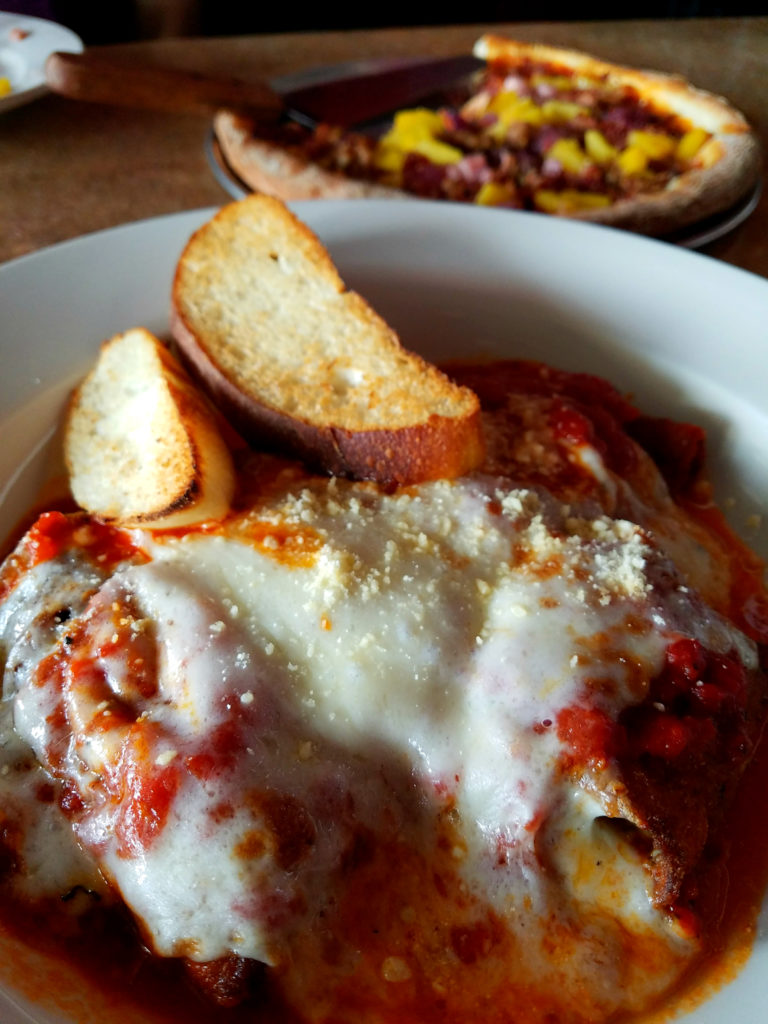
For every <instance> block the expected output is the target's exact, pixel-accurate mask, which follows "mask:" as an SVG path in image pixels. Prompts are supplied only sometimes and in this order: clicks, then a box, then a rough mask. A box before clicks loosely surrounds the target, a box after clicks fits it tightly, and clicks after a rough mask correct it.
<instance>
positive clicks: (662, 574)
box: [5, 477, 755, 1008]
mask: <svg viewBox="0 0 768 1024" xmlns="http://www.w3.org/2000/svg"><path fill="white" fill-rule="evenodd" d="M137 539H138V540H139V541H140V545H141V547H142V548H143V549H144V551H146V552H147V553H148V555H149V560H148V561H147V562H145V563H142V564H130V565H125V566H123V567H122V568H120V569H119V570H118V571H117V572H116V573H115V574H114V575H113V576H112V577H111V578H110V579H109V580H107V581H106V582H104V583H102V584H100V585H99V586H98V587H96V588H93V587H92V588H90V589H91V590H93V589H95V593H93V596H91V597H90V598H89V600H88V603H87V606H86V609H85V612H84V614H83V615H82V616H81V617H80V619H79V622H78V625H77V627H76V628H74V629H72V630H71V633H72V637H73V638H74V639H73V642H72V646H71V650H70V651H69V652H68V655H67V657H66V658H63V659H62V668H61V675H60V676H58V677H56V676H55V675H51V676H50V678H48V679H45V678H44V679H41V678H40V677H39V675H38V674H36V671H35V670H34V666H35V665H36V664H37V662H38V661H39V657H40V655H41V653H43V652H42V651H41V645H40V644H39V643H38V644H37V645H35V643H32V642H31V641H30V639H29V636H30V634H28V633H26V632H25V631H24V630H23V629H16V628H14V627H11V626H6V631H5V635H6V644H7V646H8V647H9V649H10V650H11V652H12V653H11V655H10V659H9V665H11V664H13V665H19V664H24V665H26V666H27V668H26V669H21V670H19V671H16V669H13V678H11V679H9V678H8V672H9V670H6V677H7V678H6V686H7V689H8V692H9V695H11V696H10V697H9V699H13V701H14V702H15V715H16V728H17V730H18V733H19V734H20V736H21V737H22V738H23V740H24V741H25V742H26V743H27V744H29V747H30V748H32V749H33V750H34V752H35V754H36V755H37V757H38V759H39V760H40V762H41V763H42V764H44V765H47V766H48V767H49V768H51V770H53V771H54V773H55V774H56V775H57V777H59V778H62V777H66V778H67V779H69V780H72V781H74V782H75V784H76V786H77V788H78V790H79V792H80V795H81V797H82V800H83V804H84V809H83V811H82V813H80V814H79V815H78V816H77V817H76V819H75V821H74V828H75V832H76V834H77V837H78V840H79V842H80V843H81V844H82V845H83V846H84V847H85V848H86V849H87V850H89V851H91V853H92V855H93V856H94V857H95V858H96V860H97V861H98V864H99V866H100V868H101V870H102V871H103V872H104V873H105V875H106V876H107V877H108V878H109V879H110V881H111V882H112V884H113V885H114V886H115V887H116V888H117V889H118V890H119V892H120V893H121V895H122V897H123V898H124V900H125V901H126V903H127V904H128V905H129V906H130V907H131V909H132V910H133V912H134V913H135V914H136V915H137V916H138V917H139V918H140V919H141V921H142V922H143V926H144V929H145V932H146V934H147V935H148V936H149V937H150V938H151V941H152V943H153V945H154V947H155V949H156V950H157V952H159V953H161V954H164V955H186V956H189V957H191V958H193V959H197V960H201V961H207V960H213V959H216V958H218V957H221V956H223V955H225V954H227V953H229V952H234V953H237V954H240V955H243V956H247V957H252V958H256V959H259V960H263V961H265V962H267V963H272V964H280V965H283V967H284V969H285V970H287V971H288V972H289V973H290V971H291V967H290V964H291V962H292V952H291V951H292V949H293V947H294V945H295V943H296V942H297V941H298V940H297V936H299V935H301V934H302V932H303V931H304V930H306V928H307V924H308V923H310V924H311V923H312V922H315V923H316V922H317V921H318V920H320V919H321V918H323V919H325V918H327V917H328V916H329V915H330V916H332V914H333V913H334V908H338V907H339V906H340V905H342V904H343V887H344V884H345V871H346V868H345V865H347V864H348V863H349V860H350V856H351V851H353V849H354V848H355V841H356V837H358V836H359V834H360V830H361V829H363V830H366V831H367V832H368V833H370V834H372V835H375V836H376V837H377V840H378V841H379V842H380V843H382V844H388V843H391V844H396V843H403V842H404V843H406V845H407V846H408V847H409V848H410V849H414V850H417V851H419V854H420V855H423V856H424V858H425V859H426V860H429V858H430V857H432V856H433V855H435V854H434V851H435V850H437V849H438V848H439V847H440V844H441V843H443V845H444V844H445V841H446V837H447V836H449V838H450V850H451V857H452V858H453V861H454V862H455V870H456V878H457V880H458V885H459V888H458V889H457V893H458V892H460V893H461V894H462V899H465V898H470V897H471V898H472V899H474V900H478V901H480V902H481V903H482V904H483V905H487V906H490V907H492V908H493V911H494V913H496V914H498V915H499V916H500V918H501V919H502V920H503V922H504V925H505V927H506V928H507V929H508V931H509V933H510V934H511V935H512V936H513V937H514V941H515V942H516V943H517V948H518V951H519V956H520V959H521V961H525V962H526V963H527V969H528V970H529V971H530V972H531V973H532V975H535V976H536V977H537V978H539V979H545V980H546V979H549V983H551V984H577V983H578V984H579V985H581V986H583V985H586V984H590V985H592V986H593V987H594V992H593V993H592V996H591V997H590V998H594V999H595V1000H596V1002H597V1003H599V1004H600V1005H602V1006H603V1008H605V1006H608V1007H610V1008H612V1007H614V1006H619V1005H622V1003H624V1004H625V1005H631V1004H632V1002H633V1001H642V999H644V998H647V997H648V995H649V993H652V992H654V991H660V990H661V989H662V988H663V987H664V986H665V985H666V984H668V982H669V981H670V979H671V977H673V976H674V974H675V972H676V971H677V970H679V969H680V964H681V962H684V961H685V959H686V958H687V957H689V956H690V955H691V954H692V952H693V949H694V946H695V944H694V943H693V942H692V941H691V940H689V939H686V938H685V937H684V936H681V935H679V934H678V933H677V932H676V930H675V928H674V927H673V926H672V925H671V924H670V923H669V922H668V921H667V919H666V917H665V915H664V914H663V913H661V912H660V911H659V910H657V909H656V908H655V907H654V906H653V904H652V902H651V899H650V880H649V874H648V870H647V865H645V864H644V862H643V860H642V858H640V857H639V855H638V854H637V853H636V851H634V849H633V848H632V847H631V846H630V845H629V844H627V843H625V842H623V841H622V840H620V838H619V837H618V836H617V834H616V833H614V832H613V831H611V830H610V829H609V828H608V829H607V828H606V827H605V826H604V825H603V824H600V820H601V819H602V818H604V817H605V816H606V815H608V814H610V813H613V812H611V811H610V810H609V809H608V808H607V806H605V805H604V804H603V803H601V801H600V798H599V797H598V796H595V795H594V793H592V794H588V793H587V792H586V791H585V790H584V788H583V786H582V782H581V780H580V779H579V778H578V777H577V776H573V775H572V774H569V773H568V772H567V771H565V770H564V768H563V752H564V740H563V739H562V737H561V736H560V735H559V733H558V729H557V726H556V723H557V719H558V714H559V713H560V712H561V711H562V710H563V709H565V708H572V707H578V706H589V707H594V708H597V709H599V710H601V711H604V712H605V713H606V714H607V715H609V716H611V717H612V718H614V719H615V717H616V716H617V715H618V714H619V712H620V711H621V709H622V708H624V707H626V706H627V705H629V704H632V703H636V702H637V701H639V700H640V699H642V697H643V696H644V693H645V689H644V688H645V687H646V686H647V682H648V680H649V679H650V678H651V677H652V676H653V675H654V674H656V673H657V672H658V671H659V669H660V667H661V665H662V662H663V658H664V651H665V648H666V645H667V644H668V642H669V639H670V637H672V636H674V635H675V634H676V632H677V631H678V630H680V629H681V628H682V627H684V630H685V632H686V635H690V636H694V637H696V638H697V639H700V640H701V641H702V642H703V643H705V644H706V645H707V646H708V647H709V648H711V649H713V650H721V651H726V650H728V649H730V648H731V647H734V646H735V647H736V648H737V649H738V650H739V651H740V653H741V656H742V659H743V660H744V662H745V664H747V665H754V658H755V655H754V651H753V649H752V647H751V645H750V644H749V643H748V642H747V641H746V639H745V638H744V637H743V636H742V635H741V634H739V633H738V632H737V631H736V630H734V629H733V628H731V627H730V626H729V625H728V624H727V623H725V621H724V620H722V619H721V618H719V617H718V616H717V615H716V614H715V613H713V612H711V611H710V610H708V609H707V608H706V607H705V606H703V605H702V604H701V602H699V601H697V600H696V599H695V598H694V597H693V596H692V595H691V594H690V592H689V591H688V589H687V588H686V587H684V586H681V585H679V583H678V581H677V577H676V576H675V574H674V571H673V570H672V568H671V567H670V565H669V564H668V563H667V562H666V561H665V559H664V558H663V557H662V555H661V554H660V553H659V552H658V551H657V550H656V548H655V547H654V545H653V543H652V542H651V541H650V539H649V538H648V536H646V534H645V533H644V531H643V530H642V529H641V528H640V527H639V526H637V525H635V524H633V523H630V522H627V521H624V520H616V519H611V518H609V517H607V516H604V515H602V514H601V513H600V512H599V511H598V510H595V509H594V508H591V507H590V508H586V507H585V508H575V507H562V506H561V505H560V504H559V503H558V502H557V501H556V500H555V499H554V498H552V496H551V495H549V494H548V493H547V492H545V491H543V490H533V489H520V488H514V487H510V486H509V485H508V484H503V483H501V482H500V481H499V480H497V479H492V478H483V477H476V478H469V479H463V480H460V481H454V482H444V481H443V482H437V483H433V484H426V485H422V486H420V487H418V488H409V489H406V490H404V491H401V492H399V493H396V494H394V495H386V494H382V493H380V492H379V491H377V490H376V489H375V488H373V487H370V486H368V485H365V484H351V483H343V482H340V481H335V480H330V481H313V482H310V483H309V484H306V483H305V484H303V485H302V486H298V487H288V488H287V489H286V490H284V491H281V490H280V489H279V488H278V489H276V490H275V491H274V492H273V493H272V495H271V496H270V497H268V498H267V497H265V498H263V499H262V500H260V501H257V502H256V503H255V505H254V507H253V508H252V509H250V510H249V511H248V512H245V513H243V514H241V515H239V516H237V517H235V518H233V519H232V520H231V521H229V522H228V523H227V524H226V526H225V527H224V528H222V529H219V530H216V531H212V532H205V531H200V532H189V533H186V534H184V535H182V536H180V537H176V536H172V535H167V536H166V535H163V534H157V535H153V534H150V533H145V534H142V535H137ZM59 571H60V567H57V565H56V563H55V562H54V563H47V564H45V565H42V566H39V567H38V568H37V569H36V570H35V574H36V576H37V577H40V578H45V577H46V575H47V574H51V573H53V574H56V573H58V572H59ZM29 586H34V584H33V583H30V584H29ZM84 589H88V588H84ZM25 600H26V597H25V593H24V592H23V588H22V587H19V588H17V591H16V592H14V593H13V594H11V596H10V597H9V598H8V599H7V601H6V618H7V621H9V622H10V621H12V620H13V616H14V615H15V614H19V613H18V609H16V611H14V608H15V607H16V605H19V606H20V605H21V604H23V602H24V601H25ZM630 620H631V622H632V628H631V629H629V628H628V622H629V621H630ZM50 642H51V638H50V637H48V638H46V644H48V645H50ZM25 644H26V647H25V646H24V645H25ZM42 646H43V648H44V649H47V647H46V646H45V644H43V645H42ZM147 658H151V659H153V664H152V669H151V672H150V673H149V674H148V675H147V676H146V679H145V677H144V674H142V673H143V671H144V670H143V668H142V666H144V667H146V659H147ZM137 679H139V680H144V682H143V683H138V682H137ZM57 702H61V706H62V707H63V709H64V712H65V715H66V718H67V721H68V723H69V727H70V729H71V737H70V742H69V744H68V746H67V748H66V750H65V751H64V752H62V750H61V746H60V737H58V736H57V734H56V731H55V728H54V726H53V725H51V722H52V721H54V720H55V718H56V716H53V715H51V708H52V707H54V706H58V705H57ZM446 815H450V822H451V826H450V830H449V833H448V832H446V830H445V829H444V828H443V826H442V824H441V822H443V820H444V819H445V816H446ZM596 851H597V854H596ZM597 862H599V863H600V869H599V870H598V869H597V868H596V867H595V864H596V863H597ZM465 894H469V896H465ZM584 920H588V921H590V922H591V924H590V925H589V926H583V925H579V924H578V922H579V921H584ZM553 929H554V933H556V934H558V935H560V939H559V941H560V943H561V948H562V951H563V956H561V957H558V958H555V959H554V960H553V958H552V956H551V955H550V953H551V942H552V941H553V940H552V934H553ZM628 934H631V935H635V936H637V937H640V938H643V939H648V938H649V937H650V938H653V939H654V941H655V942H656V947H655V949H656V956H655V962H654V964H653V971H652V972H649V971H648V970H647V968H648V961H647V960H646V961H644V962H643V963H641V964H637V963H636V964H635V965H634V967H633V966H632V965H630V966H627V965H626V964H625V963H624V962H623V961H622V959H621V958H622V957H623V956H624V953H625V946H624V944H625V943H626V936H627V935H628ZM566 953H567V956H566V955H565V954H566ZM630 976H631V980H628V978H629V977H630ZM585 977H591V978H593V979H594V980H593V981H591V982H589V983H587V982H584V980H583V979H584V978H585ZM579 979H581V980H579ZM628 988H629V989H631V992H629V991H624V992H623V991H622V989H625V990H626V989H628Z"/></svg>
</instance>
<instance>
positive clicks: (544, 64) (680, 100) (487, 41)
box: [215, 35, 761, 236]
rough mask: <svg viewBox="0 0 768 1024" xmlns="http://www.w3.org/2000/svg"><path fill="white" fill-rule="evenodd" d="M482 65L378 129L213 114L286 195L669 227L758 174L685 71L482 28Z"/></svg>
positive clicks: (229, 141) (721, 114)
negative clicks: (470, 206) (415, 201)
mask: <svg viewBox="0 0 768 1024" xmlns="http://www.w3.org/2000/svg"><path fill="white" fill-rule="evenodd" d="M475 53H476V55H477V56H479V57H482V58H484V59H485V60H486V62H487V66H486V69H485V70H484V71H483V72H481V73H480V75H479V76H478V77H477V78H475V79H474V80H473V81H472V82H471V83H469V84H468V85H467V86H466V88H465V89H464V91H463V93H462V94H461V95H460V96H457V97H451V99H450V101H449V100H446V101H445V102H444V103H443V104H442V105H438V106H437V107H432V106H424V107H417V108H414V109H409V110H402V111H399V112H398V113H397V114H396V115H395V117H394V120H393V123H392V126H391V128H390V129H389V131H387V132H386V133H385V134H384V135H383V136H382V137H380V138H375V137H372V136H370V135H367V134H364V133H362V132H354V131H347V130H344V129H342V128H340V127H337V126H332V125H319V126H318V127H317V128H316V129H315V130H314V131H310V130H309V129H306V128H304V127H302V126H299V125H297V124H295V123H283V124H280V125H267V124H262V123H258V122H256V121H254V120H252V119H250V118H248V117H246V116H243V115H241V114H239V113H236V112H234V111H229V110H224V111H220V112H219V114H218V115H217V117H216V121H215V133H216V138H217V141H218V143H219V146H220V148H221V151H222V155H223V157H224V160H225V162H226V163H227V165H228V166H229V168H231V170H232V171H233V172H234V173H235V174H236V175H237V176H238V177H240V178H241V179H242V181H243V182H244V183H245V184H246V185H247V186H249V187H250V188H252V189H254V190H256V191H263V192H267V193H269V194H272V195H276V196H278V197H279V198H282V199H289V200H291V199H305V198H342V197H349V198H363V197H391V198H404V197H408V196H411V197H417V198H428V199H443V200H445V199H447V200H452V201H459V202H469V203H477V204H480V205H486V206H499V207H506V208H512V209H522V210H535V211H539V212H543V213H548V214H554V215H559V216H567V217H576V218H579V219H582V220H589V221H595V222H598V223H602V224H609V225H614V226H617V227H622V228H627V229H629V230H632V231H637V232H640V233H642V234H649V235H656V236H661V235H668V234H670V233H672V232H674V231H675V230H678V229H681V228H685V227H687V226H689V225H692V224H695V223H698V222H700V221H702V220H703V219H705V218H707V217H710V216H713V215H716V214H718V213H722V212H724V211H727V210H729V209H730V208H731V207H733V206H734V205H735V204H736V203H738V202H739V201H741V200H743V199H744V198H745V197H746V196H747V195H748V194H749V193H750V191H751V190H752V189H754V188H755V187H756V185H757V183H758V181H759V176H760V168H761V161H760V152H759V146H758V143H757V140H756V138H755V135H754V132H753V131H752V129H751V128H750V126H749V124H748V123H747V121H746V119H745V118H744V116H743V115H742V114H741V113H740V112H739V111H738V110H736V109H735V108H734V107H732V106H731V104H730V103H729V102H728V101H727V100H725V99H723V98H721V97H718V96H715V95H713V94H711V93H708V92H705V91H703V90H701V89H697V88H696V87H694V86H693V85H691V84H690V83H688V82H687V81H685V80H684V79H682V78H679V77H675V76H671V75H668V74H662V73H659V72H653V71H640V70H633V69H630V68H626V67H620V66H618V65H614V64H610V63H607V62H605V61H601V60H598V59H596V58H594V57H591V56H589V55H587V54H583V53H578V52H576V51H571V50H567V49H561V48H558V47H553V46H545V45H539V44H532V43H522V42H516V41H513V40H509V39H503V38H500V37H497V36H490V35H487V36H483V37H482V38H481V39H479V40H478V42H477V43H476V45H475Z"/></svg>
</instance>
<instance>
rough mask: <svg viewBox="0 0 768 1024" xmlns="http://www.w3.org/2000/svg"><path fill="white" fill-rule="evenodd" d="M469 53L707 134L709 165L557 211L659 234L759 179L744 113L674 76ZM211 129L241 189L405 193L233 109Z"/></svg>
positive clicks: (514, 53) (506, 51)
mask: <svg viewBox="0 0 768 1024" xmlns="http://www.w3.org/2000/svg"><path fill="white" fill-rule="evenodd" d="M474 53H475V55H476V56H478V57H481V58H483V59H486V60H489V61H494V60H499V61H510V62H514V61H520V60H526V59H527V60H533V61H541V62H548V63H555V64H561V65H563V66H564V67H566V68H568V69H570V70H573V71H578V72H581V73H583V74H585V75H590V76H599V77H603V76H605V77H606V79H607V81H609V82H615V83H617V84H623V85H629V86H632V87H634V88H635V89H637V91H638V92H639V93H640V94H641V95H642V96H643V97H644V98H646V99H647V100H648V101H649V103H651V104H653V105H655V106H658V107H660V108H662V109H663V110H665V111H668V112H671V113H674V114H678V115H680V116H681V117H684V118H687V119H689V120H690V121H692V122H693V123H695V124H697V125H700V126H701V127H702V128H704V129H705V130H706V131H708V132H710V133H711V134H712V136H713V139H712V140H710V142H709V143H708V144H707V145H708V147H709V152H710V155H711V162H710V163H709V165H708V166H701V167H692V168H691V169H690V170H688V171H685V172H684V173H682V174H680V175H678V176H676V177H675V178H674V179H673V180H672V181H671V182H670V183H669V185H668V187H667V188H665V189H663V190H662V191H660V192H654V193H646V194H639V195H637V196H634V197H631V198H627V199H623V200H619V201H618V202H616V203H613V204H612V205H611V206H608V207H599V208H596V209H586V210H576V211H569V212H567V213H565V212H564V213H561V214H558V216H566V217H570V218H572V219H577V220H585V221H591V222H593V223H597V224H605V225H609V226H613V227H620V228H624V229H627V230H630V231H634V232H637V233H639V234H645V235H652V236H656V237H659V236H664V235H669V234H672V233H674V232H675V231H677V230H680V229H683V228H686V227H690V226H691V225H693V224H695V223H698V222H700V221H703V220H705V219H706V218H708V217H711V216H714V215H716V214H718V213H722V212H724V211H726V210H728V209H730V208H731V207H733V206H735V205H736V204H737V203H738V202H739V201H740V200H743V199H744V198H745V197H746V196H747V195H748V194H749V193H750V191H751V190H752V189H754V188H755V187H756V186H757V184H758V182H759V180H760V174H761V170H762V155H761V152H760V146H759V144H758V141H757V139H756V136H755V134H754V132H753V131H752V129H751V128H750V126H749V124H748V123H747V121H746V119H745V118H744V116H743V115H742V114H741V113H740V112H739V111H738V110H736V109H735V108H734V107H733V106H731V104H730V103H729V102H728V101H727V100H726V99H724V98H723V97H720V96H715V95H714V94H712V93H709V92H706V91H704V90H702V89H698V88H696V87H695V86H693V85H691V84H690V83H689V82H687V81H686V80H685V79H683V78H681V77H680V76H675V75H669V74H664V73H662V72H656V71H646V70H637V69H634V68H628V67H623V66H621V65H615V64H609V63H607V62H605V61H601V60H598V59H597V58H595V57H592V56H590V55H589V54H585V53H581V52H578V51H575V50H568V49H560V48H558V47H554V46H547V45H542V44H537V43H522V42H518V41H515V40H511V39H505V38H502V37H500V36H494V35H485V36H482V37H481V38H480V39H479V40H478V41H477V43H476V44H475V48H474ZM214 132H215V136H216V139H217V140H218V143H219V146H220V149H221V152H222V155H223V158H224V160H225V162H226V164H227V165H228V167H229V168H230V169H231V171H232V172H233V173H234V174H235V175H237V177H238V178H240V180H241V181H242V182H243V183H244V185H245V186H246V187H249V188H252V189H254V190H256V191H262V192H265V193H267V194H269V195H274V196H277V197H278V198H281V199H285V200H294V199H318V198H346V199H361V198H386V199H412V198H415V197H414V196H413V195H411V194H409V193H407V192H404V191H402V190H400V189H396V188H390V187H387V186H383V185H378V184H375V183H372V182H367V181H360V180H356V179H353V178H349V177H346V176H345V175H344V174H342V173H340V172H337V171H332V170H327V169H325V168H323V167H320V166H319V165H318V164H315V163H313V162H312V161H310V160H309V159H308V158H307V156H306V155H305V154H304V153H302V152H301V150H300V148H299V147H295V148H292V149H291V148H286V147H282V146H280V145H278V144H276V143H275V142H273V141H271V140H270V139H269V138H267V137H265V135H264V133H263V131H262V129H261V128H260V125H259V123H258V121H256V120H254V119H252V118H249V117H247V116H244V115H243V114H239V113H237V112H236V111H233V110H221V111H218V112H217V114H216V116H215V118H214Z"/></svg>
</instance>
